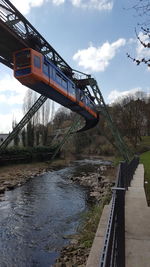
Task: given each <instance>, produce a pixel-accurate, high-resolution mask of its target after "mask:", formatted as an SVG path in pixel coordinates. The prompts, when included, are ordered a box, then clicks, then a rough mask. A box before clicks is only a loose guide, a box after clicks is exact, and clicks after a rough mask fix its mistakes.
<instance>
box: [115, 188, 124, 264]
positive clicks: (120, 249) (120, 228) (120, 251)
mask: <svg viewBox="0 0 150 267" xmlns="http://www.w3.org/2000/svg"><path fill="white" fill-rule="evenodd" d="M116 194H117V205H116V208H117V229H116V235H117V237H116V239H117V258H116V263H117V267H125V188H116Z"/></svg>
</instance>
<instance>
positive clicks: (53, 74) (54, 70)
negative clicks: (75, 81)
mask: <svg viewBox="0 0 150 267" xmlns="http://www.w3.org/2000/svg"><path fill="white" fill-rule="evenodd" d="M52 70H53V71H52V73H53V74H52V75H53V78H54V79H55V69H54V68H53V69H52Z"/></svg>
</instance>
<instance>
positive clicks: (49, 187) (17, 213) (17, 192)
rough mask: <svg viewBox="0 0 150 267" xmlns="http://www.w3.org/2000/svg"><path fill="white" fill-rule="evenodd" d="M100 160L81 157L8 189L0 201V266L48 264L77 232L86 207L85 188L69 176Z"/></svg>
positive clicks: (50, 264) (92, 166) (87, 169)
mask: <svg viewBox="0 0 150 267" xmlns="http://www.w3.org/2000/svg"><path fill="white" fill-rule="evenodd" d="M102 163H103V162H102V161H100V160H95V161H93V160H81V161H76V162H74V163H72V164H71V165H70V166H68V167H64V168H62V169H61V170H57V171H56V170H55V171H51V172H47V173H45V174H42V175H40V176H38V177H34V178H32V179H30V181H28V182H27V183H26V184H24V185H23V186H21V187H18V188H16V189H14V190H12V191H7V192H5V194H4V195H3V196H2V197H1V201H0V267H32V266H33V267H35V266H39V267H50V266H52V264H53V263H54V262H55V260H56V258H57V257H58V256H59V250H60V249H61V248H62V247H63V246H64V245H66V244H67V242H68V239H66V238H65V237H66V236H67V235H70V234H74V233H76V232H77V229H78V226H79V223H80V220H81V213H82V212H84V211H85V210H87V209H88V202H87V194H88V192H87V189H86V188H84V187H81V186H79V185H77V184H74V183H72V181H71V180H70V179H68V178H69V177H70V176H73V175H78V173H80V172H87V173H89V172H90V171H93V170H94V169H95V167H96V166H97V165H99V164H102Z"/></svg>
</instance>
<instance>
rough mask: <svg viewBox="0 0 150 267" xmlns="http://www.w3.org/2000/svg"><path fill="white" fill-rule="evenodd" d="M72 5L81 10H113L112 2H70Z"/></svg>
mask: <svg viewBox="0 0 150 267" xmlns="http://www.w3.org/2000/svg"><path fill="white" fill-rule="evenodd" d="M70 1H71V2H72V5H74V6H76V7H81V8H88V9H98V10H111V9H112V8H113V1H112V0H70Z"/></svg>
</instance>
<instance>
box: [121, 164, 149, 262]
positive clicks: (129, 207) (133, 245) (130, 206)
mask: <svg viewBox="0 0 150 267" xmlns="http://www.w3.org/2000/svg"><path fill="white" fill-rule="evenodd" d="M125 198H126V199H125V242H126V243H125V246H126V267H150V207H148V206H147V202H146V196H145V191H144V168H143V165H142V164H139V166H138V168H137V170H136V172H135V175H134V177H133V180H132V183H131V187H129V189H128V191H127V192H126V196H125Z"/></svg>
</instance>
